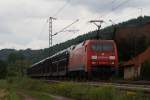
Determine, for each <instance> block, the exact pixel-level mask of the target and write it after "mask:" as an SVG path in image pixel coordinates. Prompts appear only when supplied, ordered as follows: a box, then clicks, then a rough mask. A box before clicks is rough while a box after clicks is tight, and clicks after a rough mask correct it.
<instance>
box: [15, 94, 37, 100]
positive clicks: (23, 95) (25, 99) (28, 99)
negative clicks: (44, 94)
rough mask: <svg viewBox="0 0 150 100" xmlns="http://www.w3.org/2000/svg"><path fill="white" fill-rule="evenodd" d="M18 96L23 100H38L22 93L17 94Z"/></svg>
mask: <svg viewBox="0 0 150 100" xmlns="http://www.w3.org/2000/svg"><path fill="white" fill-rule="evenodd" d="M17 95H19V96H21V97H22V98H23V100H36V99H34V98H33V97H31V96H29V95H26V94H24V93H22V92H17Z"/></svg>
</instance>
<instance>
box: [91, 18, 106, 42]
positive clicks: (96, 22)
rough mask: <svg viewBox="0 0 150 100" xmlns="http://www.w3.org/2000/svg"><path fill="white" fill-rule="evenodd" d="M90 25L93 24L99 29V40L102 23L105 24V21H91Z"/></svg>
mask: <svg viewBox="0 0 150 100" xmlns="http://www.w3.org/2000/svg"><path fill="white" fill-rule="evenodd" d="M90 23H93V24H95V25H96V26H97V27H98V30H97V36H96V38H97V39H99V34H100V28H101V25H102V23H104V21H103V20H91V21H90ZM101 39H102V35H101Z"/></svg>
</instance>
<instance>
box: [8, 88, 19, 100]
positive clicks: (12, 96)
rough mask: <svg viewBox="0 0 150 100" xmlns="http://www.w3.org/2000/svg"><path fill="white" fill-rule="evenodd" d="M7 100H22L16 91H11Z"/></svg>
mask: <svg viewBox="0 0 150 100" xmlns="http://www.w3.org/2000/svg"><path fill="white" fill-rule="evenodd" d="M6 100H22V98H21V96H18V95H17V94H16V92H15V91H12V90H11V91H9V94H8V95H7V97H6Z"/></svg>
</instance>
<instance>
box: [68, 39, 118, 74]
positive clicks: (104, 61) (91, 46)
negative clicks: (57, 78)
mask: <svg viewBox="0 0 150 100" xmlns="http://www.w3.org/2000/svg"><path fill="white" fill-rule="evenodd" d="M117 65H118V55H117V47H116V44H115V42H114V41H113V40H86V41H84V42H82V43H80V44H78V45H76V46H72V47H71V50H70V56H69V65H68V71H69V73H71V74H72V73H75V74H78V75H79V73H80V74H81V73H82V75H83V73H84V75H88V76H89V75H90V76H91V75H92V76H93V75H96V76H110V75H112V74H113V73H114V72H115V71H116V69H117Z"/></svg>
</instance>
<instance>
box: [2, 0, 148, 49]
mask: <svg viewBox="0 0 150 100" xmlns="http://www.w3.org/2000/svg"><path fill="white" fill-rule="evenodd" d="M149 5H150V0H0V49H4V48H14V49H27V48H31V49H43V48H47V47H48V23H47V19H48V17H49V16H54V17H56V18H57V20H55V21H54V22H53V32H54V33H55V32H57V31H59V30H61V29H62V28H63V27H65V26H67V25H69V24H70V23H72V22H73V21H75V20H76V19H79V22H77V23H75V24H74V25H72V26H71V27H70V28H69V29H68V30H79V31H77V32H63V33H60V34H58V35H57V36H55V37H54V39H53V42H54V44H56V43H60V42H64V41H66V40H68V39H71V38H74V37H76V36H78V35H81V34H85V33H86V32H88V31H92V30H94V29H96V27H95V26H94V25H92V24H90V23H88V21H90V20H92V19H102V20H104V21H105V23H104V24H103V27H106V26H108V25H111V23H110V22H109V20H110V19H111V20H112V21H113V22H114V23H118V22H122V21H126V20H128V19H131V18H136V17H137V16H139V15H141V14H142V15H150V6H149Z"/></svg>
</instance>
